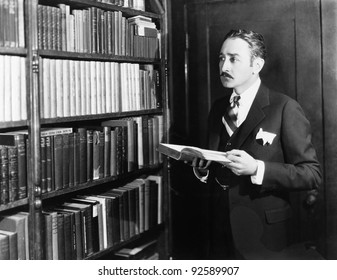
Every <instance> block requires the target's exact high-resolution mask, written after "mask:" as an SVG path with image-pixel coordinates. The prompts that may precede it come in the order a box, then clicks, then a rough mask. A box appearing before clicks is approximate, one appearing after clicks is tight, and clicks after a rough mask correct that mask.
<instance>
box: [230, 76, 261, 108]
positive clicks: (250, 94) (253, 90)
mask: <svg viewBox="0 0 337 280" xmlns="http://www.w3.org/2000/svg"><path fill="white" fill-rule="evenodd" d="M260 85H261V79H260V77H258V78H257V79H256V81H255V82H254V83H253V84H252V85H251V86H250V87H249V88H247V89H246V90H245V91H244V92H243V93H241V94H240V101H239V103H240V106H241V104H242V105H245V104H248V106H250V105H251V104H252V103H253V100H254V98H255V96H256V94H257V91H258V90H259V87H260ZM236 95H238V94H237V93H236V92H235V90H233V93H232V95H231V97H230V103H231V102H232V101H233V98H234V96H236Z"/></svg>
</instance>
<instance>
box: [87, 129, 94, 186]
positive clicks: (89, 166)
mask: <svg viewBox="0 0 337 280" xmlns="http://www.w3.org/2000/svg"><path fill="white" fill-rule="evenodd" d="M93 137H94V135H93V130H92V129H88V130H87V181H92V180H93Z"/></svg>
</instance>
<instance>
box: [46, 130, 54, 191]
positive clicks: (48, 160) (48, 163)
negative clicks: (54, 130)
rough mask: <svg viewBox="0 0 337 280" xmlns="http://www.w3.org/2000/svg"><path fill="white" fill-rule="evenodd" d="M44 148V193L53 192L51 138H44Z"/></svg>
mask: <svg viewBox="0 0 337 280" xmlns="http://www.w3.org/2000/svg"><path fill="white" fill-rule="evenodd" d="M45 146H46V192H51V191H52V190H53V184H52V176H53V171H52V170H53V164H52V162H53V151H52V149H53V146H52V140H51V136H46V137H45Z"/></svg>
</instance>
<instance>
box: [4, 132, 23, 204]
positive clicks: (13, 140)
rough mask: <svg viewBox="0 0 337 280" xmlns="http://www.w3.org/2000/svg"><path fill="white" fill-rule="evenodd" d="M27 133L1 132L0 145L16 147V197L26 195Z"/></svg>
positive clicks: (19, 197) (20, 197)
mask: <svg viewBox="0 0 337 280" xmlns="http://www.w3.org/2000/svg"><path fill="white" fill-rule="evenodd" d="M26 141H27V135H25V134H20V133H1V134H0V145H6V146H11V147H16V148H17V169H18V174H17V180H18V181H17V184H18V185H17V188H18V193H17V199H22V198H25V197H27V147H26Z"/></svg>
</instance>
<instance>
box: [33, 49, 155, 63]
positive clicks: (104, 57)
mask: <svg viewBox="0 0 337 280" xmlns="http://www.w3.org/2000/svg"><path fill="white" fill-rule="evenodd" d="M38 55H39V56H41V57H47V58H62V59H76V60H95V61H97V60H98V61H116V62H133V63H144V64H145V63H146V64H160V63H161V61H160V59H151V58H142V57H133V56H120V55H112V54H94V53H81V52H65V51H54V50H39V51H38Z"/></svg>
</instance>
